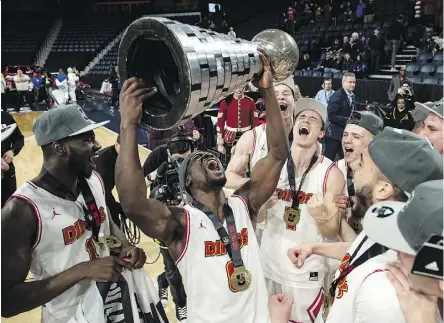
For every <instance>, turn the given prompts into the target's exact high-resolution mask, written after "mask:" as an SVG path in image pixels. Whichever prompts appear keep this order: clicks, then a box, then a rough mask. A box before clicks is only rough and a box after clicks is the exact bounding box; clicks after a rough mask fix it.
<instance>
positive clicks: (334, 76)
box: [333, 72, 342, 79]
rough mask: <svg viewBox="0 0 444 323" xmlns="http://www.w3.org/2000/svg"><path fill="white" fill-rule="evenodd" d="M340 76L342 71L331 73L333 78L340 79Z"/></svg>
mask: <svg viewBox="0 0 444 323" xmlns="http://www.w3.org/2000/svg"><path fill="white" fill-rule="evenodd" d="M341 77H342V72H334V73H333V78H334V79H340V78H341Z"/></svg>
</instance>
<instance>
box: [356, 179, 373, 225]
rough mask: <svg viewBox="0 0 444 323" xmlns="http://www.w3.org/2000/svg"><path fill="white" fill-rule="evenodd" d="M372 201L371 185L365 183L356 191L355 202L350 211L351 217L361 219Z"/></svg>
mask: <svg viewBox="0 0 444 323" xmlns="http://www.w3.org/2000/svg"><path fill="white" fill-rule="evenodd" d="M372 203H373V185H371V184H366V185H364V186H363V187H362V188H361V189H360V190H359V191H356V203H355V205H354V207H353V208H352V211H351V216H352V218H354V219H359V220H362V219H363V218H364V216H365V212H367V210H368V209H369V207H370V206H371V205H372Z"/></svg>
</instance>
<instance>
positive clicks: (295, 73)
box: [294, 70, 302, 76]
mask: <svg viewBox="0 0 444 323" xmlns="http://www.w3.org/2000/svg"><path fill="white" fill-rule="evenodd" d="M294 76H302V71H301V70H296V71H295V72H294Z"/></svg>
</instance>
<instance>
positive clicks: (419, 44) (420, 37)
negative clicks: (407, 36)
mask: <svg viewBox="0 0 444 323" xmlns="http://www.w3.org/2000/svg"><path fill="white" fill-rule="evenodd" d="M418 31H419V32H418V34H417V38H416V40H415V43H414V45H415V47H416V61H418V60H419V55H420V54H421V53H423V52H431V51H433V49H434V47H435V41H434V40H433V38H432V37H433V27H426V28H425V29H423V28H420V30H418Z"/></svg>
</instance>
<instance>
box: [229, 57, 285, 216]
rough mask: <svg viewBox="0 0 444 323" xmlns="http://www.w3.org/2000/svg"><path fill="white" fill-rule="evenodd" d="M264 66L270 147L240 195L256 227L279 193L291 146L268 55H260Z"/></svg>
mask: <svg viewBox="0 0 444 323" xmlns="http://www.w3.org/2000/svg"><path fill="white" fill-rule="evenodd" d="M260 55H261V59H262V62H263V65H264V73H263V75H262V78H261V80H260V81H259V83H258V87H259V88H261V91H262V95H263V97H264V98H265V108H266V111H267V128H266V135H267V144H268V146H269V147H270V148H269V150H268V154H267V156H266V157H265V158H263V159H261V160H260V161H259V162H258V163H257V164H256V165H255V166H254V168H253V170H252V171H251V179H250V181H248V182H246V183H245V184H244V185H243V186H242V187H241V188H240V189H239V190H238V192H237V194H238V195H241V196H243V197H244V199H245V200H246V201H247V203H248V206H249V209H250V216H251V219H252V222H253V224H254V223H255V222H256V218H257V214H258V211H259V209H260V208H261V206H262V205H263V204H264V203H265V202H266V201H267V200H268V199H269V198H270V196H271V195H272V194H273V192H274V191H275V190H276V187H277V184H278V181H279V176H280V173H281V170H282V167H283V166H284V164H285V161H286V160H287V156H288V151H289V146H288V140H287V134H286V133H285V126H284V121H283V119H282V115H281V111H280V108H279V104H278V101H277V98H276V94H275V92H274V88H273V80H272V75H271V70H270V64H269V61H268V59H267V58H266V57H265V55H264V53H263V52H262V51H260Z"/></svg>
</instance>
